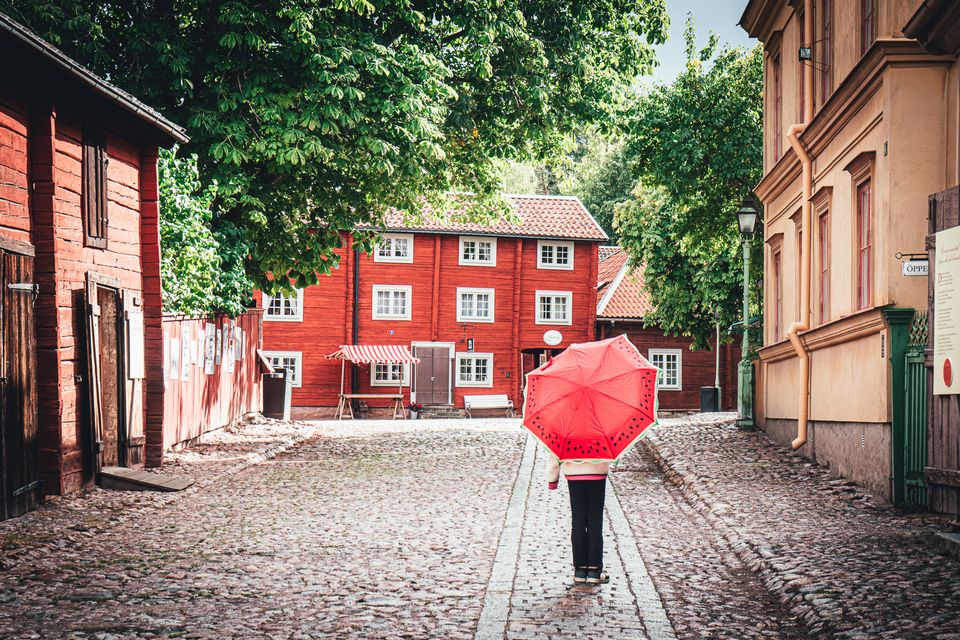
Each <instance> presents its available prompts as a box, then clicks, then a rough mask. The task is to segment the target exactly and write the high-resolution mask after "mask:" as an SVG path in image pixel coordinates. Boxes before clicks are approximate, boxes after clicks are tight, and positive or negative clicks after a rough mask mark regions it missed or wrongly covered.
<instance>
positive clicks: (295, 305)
mask: <svg viewBox="0 0 960 640" xmlns="http://www.w3.org/2000/svg"><path fill="white" fill-rule="evenodd" d="M263 308H264V312H263V319H264V320H269V321H272V322H302V321H303V289H297V290H296V291H295V292H294V293H292V294H288V293H281V294H280V295H278V296H271V295H267V294H266V293H264V294H263Z"/></svg>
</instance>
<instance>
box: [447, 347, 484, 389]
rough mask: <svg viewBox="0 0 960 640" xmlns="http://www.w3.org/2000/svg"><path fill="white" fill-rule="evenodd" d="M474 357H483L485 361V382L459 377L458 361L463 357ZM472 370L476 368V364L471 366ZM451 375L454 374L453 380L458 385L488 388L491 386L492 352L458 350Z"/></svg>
mask: <svg viewBox="0 0 960 640" xmlns="http://www.w3.org/2000/svg"><path fill="white" fill-rule="evenodd" d="M467 358H469V359H476V358H484V359H486V361H487V381H486V382H473V381H469V380H468V381H464V380H461V379H460V362H461V361H462V360H465V359H467ZM472 368H473V369H474V371H475V370H476V365H474V366H473V367H472ZM453 369H454V370H453V375H454V376H455V378H454V380H455V381H456V385H457V386H458V387H483V388H487V389H489V388H490V387H492V386H493V354H492V353H474V352H472V351H466V352H460V353H458V354H457V355H456V359H455V360H454V363H453Z"/></svg>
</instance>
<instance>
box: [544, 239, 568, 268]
mask: <svg viewBox="0 0 960 640" xmlns="http://www.w3.org/2000/svg"><path fill="white" fill-rule="evenodd" d="M537 268H538V269H573V243H572V242H555V241H548V240H538V241H537Z"/></svg>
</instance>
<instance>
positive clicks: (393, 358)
mask: <svg viewBox="0 0 960 640" xmlns="http://www.w3.org/2000/svg"><path fill="white" fill-rule="evenodd" d="M327 359H337V360H349V361H350V362H357V363H360V364H369V363H371V362H384V363H399V364H408V363H413V364H420V358H414V357H413V354H412V353H410V350H409V349H407V348H406V347H404V346H403V345H399V344H344V345H341V346H340V348H339V349H337V350H336V351H334V352H333V353H331V354H330V355H328V356H327Z"/></svg>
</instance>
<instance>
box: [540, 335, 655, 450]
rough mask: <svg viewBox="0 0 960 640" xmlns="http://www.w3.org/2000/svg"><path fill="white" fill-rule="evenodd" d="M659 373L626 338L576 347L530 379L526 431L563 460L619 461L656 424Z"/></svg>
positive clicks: (543, 367)
mask: <svg viewBox="0 0 960 640" xmlns="http://www.w3.org/2000/svg"><path fill="white" fill-rule="evenodd" d="M658 375H659V370H658V369H657V368H656V367H655V366H653V365H652V364H650V362H649V361H647V359H646V358H644V357H643V356H642V355H640V352H639V351H637V348H636V347H635V346H633V343H631V342H630V341H629V340H628V339H627V337H626V336H618V337H616V338H610V339H608V340H601V341H599V342H587V343H583V344H574V345H571V346H570V347H569V348H567V350H566V351H564V352H563V353H561V354H560V355H558V356H556V357H555V358H553V359H551V360H550V361H549V362H548V363H547V364H545V365H543V366H542V367H540V368H539V369H536V370H534V371H531V372H530V374H529V375H528V376H527V389H526V396H525V400H524V405H523V426H525V427H526V428H527V429H529V430H530V431H531V432H532V433H533V435H534V436H536V437H537V439H539V440H540V442H542V443H543V444H544V445H546V446H547V448H548V449H550V451H552V452H553V453H554V454H555V455H556V456H557V457H558V458H559V459H560V460H562V461H563V460H617V459H619V458H620V456H622V455H623V453H624V452H625V451H627V449H629V448H630V447H631V446H632V445H633V444H634V443H635V442H637V441H638V440H639V439H640V438H641V437H643V434H644V433H645V432H646V430H647V428H648V427H650V425H652V424H655V423H656V421H657V376H658Z"/></svg>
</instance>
